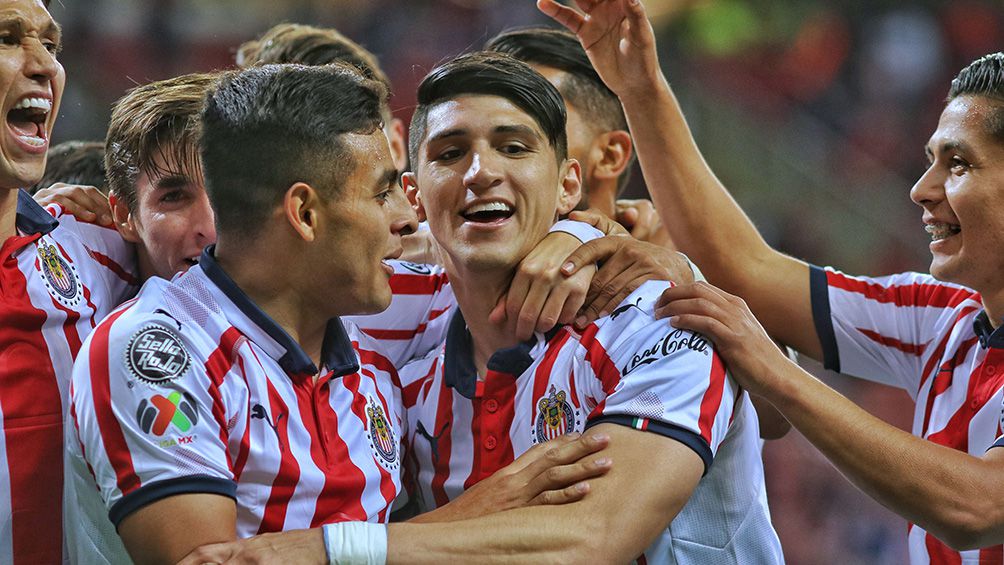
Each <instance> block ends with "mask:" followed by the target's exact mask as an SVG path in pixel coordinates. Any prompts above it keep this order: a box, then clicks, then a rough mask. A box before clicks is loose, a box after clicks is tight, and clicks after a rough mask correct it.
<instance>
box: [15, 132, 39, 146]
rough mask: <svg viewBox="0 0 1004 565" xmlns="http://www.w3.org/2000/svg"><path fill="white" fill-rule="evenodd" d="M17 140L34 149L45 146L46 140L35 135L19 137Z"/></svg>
mask: <svg viewBox="0 0 1004 565" xmlns="http://www.w3.org/2000/svg"><path fill="white" fill-rule="evenodd" d="M17 138H18V139H20V140H21V141H23V142H25V143H26V144H28V145H31V146H34V147H42V146H43V145H45V138H43V137H37V136H34V135H19V136H17Z"/></svg>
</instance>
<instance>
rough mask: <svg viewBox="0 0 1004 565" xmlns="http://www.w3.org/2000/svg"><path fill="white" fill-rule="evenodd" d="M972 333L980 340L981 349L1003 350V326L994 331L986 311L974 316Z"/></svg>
mask: <svg viewBox="0 0 1004 565" xmlns="http://www.w3.org/2000/svg"><path fill="white" fill-rule="evenodd" d="M973 331H974V332H976V337H978V338H980V345H981V346H982V347H983V349H989V348H991V347H993V348H995V349H1002V348H1004V325H1002V326H1001V327H999V328H997V329H994V326H993V324H991V323H990V316H987V311H986V310H983V311H982V312H980V313H979V314H977V315H976V318H975V319H974V320H973Z"/></svg>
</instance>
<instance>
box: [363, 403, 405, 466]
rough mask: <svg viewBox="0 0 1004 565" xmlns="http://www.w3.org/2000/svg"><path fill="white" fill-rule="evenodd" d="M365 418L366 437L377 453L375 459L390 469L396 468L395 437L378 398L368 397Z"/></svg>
mask: <svg viewBox="0 0 1004 565" xmlns="http://www.w3.org/2000/svg"><path fill="white" fill-rule="evenodd" d="M366 420H367V423H368V426H367V427H368V429H367V433H366V435H367V437H368V438H369V440H370V445H371V446H372V447H373V452H374V453H376V455H377V458H376V459H377V461H379V462H380V463H382V464H383V465H384V466H385V467H388V468H390V469H397V467H398V457H397V438H395V437H394V430H393V429H391V427H390V422H388V421H387V416H386V415H385V414H384V411H383V406H382V405H381V404H380V402H379V401H378V400H375V399H373V398H370V399H369V402H368V403H367V405H366Z"/></svg>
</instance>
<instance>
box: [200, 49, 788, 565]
mask: <svg viewBox="0 0 1004 565" xmlns="http://www.w3.org/2000/svg"><path fill="white" fill-rule="evenodd" d="M418 101H419V105H418V107H417V109H416V112H415V115H414V117H413V121H412V126H411V130H410V131H411V134H410V136H411V139H410V141H411V143H410V147H411V151H412V158H411V162H412V163H413V164H414V165H415V171H414V172H412V173H408V174H406V175H405V177H404V180H405V184H406V186H407V187H408V188H409V190H411V191H412V194H413V195H414V196H415V198H416V202H417V203H418V208H419V211H420V217H421V216H425V217H426V218H427V220H428V222H429V227H430V229H431V231H432V233H433V234H434V235H435V237H436V240H437V242H438V243H439V245H441V246H442V247H443V250H444V252H445V254H446V258H447V261H446V264H447V273H448V276H449V281H450V285H451V288H452V292H454V293H455V294H456V298H457V302H458V304H459V308H458V309H454V310H453V311H452V312H451V313H450V325H449V331H448V335H447V337H446V339H445V341H444V343H443V344H441V346H440V347H439V348H438V349H437V350H436V351H434V352H433V353H432V354H430V355H429V356H427V357H426V358H424V359H421V360H418V361H415V362H413V363H412V364H409V365H408V366H406V367H404V368H403V369H402V370H401V380H402V384H404V385H405V388H404V393H403V402H404V403H405V405H406V406H407V407H408V424H407V426H406V428H407V434H408V439H407V445H408V446H409V448H410V449H412V450H413V453H414V457H415V459H416V462H417V468H418V476H417V480H418V483H419V486H420V492H421V493H422V494H423V496H422V498H423V502H424V504H425V505H426V507H427V508H435V507H437V506H440V505H442V504H445V503H446V502H447V501H449V500H451V499H454V498H455V497H457V496H459V495H460V494H461V493H462V492H464V490H465V489H469V488H472V487H475V488H476V485H477V483H478V481H480V480H482V479H484V478H485V477H487V476H488V475H490V474H491V473H492V472H494V471H495V470H497V469H500V468H501V467H503V466H504V465H506V464H508V463H510V462H511V461H513V459H514V458H515V457H516V456H518V455H519V454H521V453H523V452H524V451H526V450H528V449H530V448H531V447H532V446H533V445H534V444H545V445H546V444H547V442H549V441H553V440H554V438H559V437H561V436H563V435H565V434H568V433H571V432H573V431H582V430H588V431H587V432H586V433H587V434H588V433H603V434H604V435H607V436H609V437H610V440H611V441H610V444H609V447H607V448H605V449H604V450H603V451H601V452H600V454H599V455H601V456H602V457H609V458H613V459H614V460H616V461H617V465H615V466H614V467H613V468H612V469H611V471H610V472H609V473H608V474H607V475H605V476H604V477H602V478H599V479H595V480H593V481H591V485H592V489H591V492H590V495H589V496H588V497H586V498H585V499H583V500H582V501H579V502H574V503H571V504H567V505H563V506H548V507H532V508H523V509H514V510H510V511H506V512H500V513H496V514H491V515H488V516H484V517H480V518H477V519H472V520H464V521H459V522H451V523H448V524H439V523H431V524H429V523H404V524H390V525H389V526H387V527H386V533H387V547H386V551H387V553H386V556H387V562H388V563H443V562H449V561H450V560H473V559H476V558H478V557H479V556H489V555H490V556H495V555H507V556H511V557H513V558H514V560H525V561H537V562H540V561H559V562H585V561H588V560H595V561H597V562H602V563H608V562H626V561H629V560H631V559H634V558H639V559H644V560H645V561H647V562H649V563H712V562H714V563H729V562H732V563H739V562H744V563H745V562H750V563H775V562H780V561H781V559H782V557H781V550H780V545H779V543H778V540H777V537H776V535H775V534H774V532H773V529H772V527H771V525H770V519H769V516H768V513H767V507H766V500H765V496H764V491H763V474H762V468H761V464H760V461H759V448H758V440H757V433H756V422H755V414H754V413H753V410H752V406H751V405H750V403H749V399H748V398H747V396H746V395H745V393H743V392H742V391H741V390H740V389H738V388H737V387H736V386H735V384H734V383H733V382H732V380H731V379H730V378H729V377H728V376H727V374H726V370H725V367H724V366H723V365H722V364H721V362H720V360H719V359H718V357H717V356H716V354H715V353H714V350H713V349H712V347H711V346H710V344H708V343H707V342H706V341H704V340H703V339H702V338H701V337H700V336H699V335H697V334H692V333H690V332H686V331H682V330H678V329H674V328H672V327H668V326H667V325H666V324H665V323H663V322H657V321H656V320H655V318H654V316H653V312H652V309H653V307H654V304H655V300H656V299H657V298H658V297H659V295H660V292H661V291H662V289H664V288H665V287H666V283H646V284H645V285H642V286H641V287H640V288H639V289H638V290H637V291H635V292H634V293H633V294H632V295H631V296H630V297H629V298H628V299H627V300H625V301H624V302H623V303H622V304H621V306H620V307H619V308H618V309H617V310H616V311H615V312H614V313H613V314H612V315H611V316H609V317H606V318H603V319H601V320H599V321H597V322H596V323H595V324H591V325H590V326H589V327H588V328H586V329H585V330H584V331H582V332H578V331H576V330H575V329H574V328H572V327H571V326H558V327H556V328H554V330H553V331H552V332H549V333H548V334H547V335H543V334H538V335H537V336H535V339H533V340H531V341H529V342H520V341H519V339H518V338H516V336H515V331H514V329H515V326H514V324H513V323H511V322H510V323H507V324H498V323H493V322H491V321H489V319H488V317H489V313H490V311H491V310H492V308H493V307H494V304H495V297H496V296H498V295H499V294H500V293H502V292H504V291H505V285H506V284H507V280H508V278H509V277H510V276H511V275H512V272H513V269H514V268H515V266H516V264H517V263H518V262H519V260H520V259H521V258H522V257H523V256H524V255H525V254H526V253H527V252H528V251H529V250H530V249H532V248H533V246H534V245H535V244H536V242H537V241H539V240H540V238H542V237H544V235H546V233H547V230H548V228H549V226H550V225H551V224H552V223H553V222H554V220H555V218H556V216H557V215H558V214H561V213H566V212H568V211H569V210H571V209H573V208H574V206H575V204H576V203H577V200H578V196H579V190H580V185H579V167H578V164H577V163H576V162H575V161H572V160H569V159H567V158H566V149H565V147H566V146H565V143H566V142H565V115H564V107H563V104H562V102H561V96H560V94H559V93H558V92H557V90H556V89H555V88H554V87H553V86H552V85H550V84H549V83H548V82H547V81H546V79H545V78H544V77H543V76H541V75H539V74H538V73H536V72H535V71H533V70H532V69H530V68H529V67H528V66H526V65H525V64H523V63H520V62H518V61H516V60H514V59H512V58H510V57H507V56H504V55H499V54H494V53H480V54H473V55H467V56H463V57H460V58H458V59H455V60H453V61H451V62H448V63H446V64H444V65H442V66H440V67H438V68H436V69H434V70H433V71H432V72H431V73H430V74H429V75H428V76H427V77H426V79H425V80H424V81H423V83H422V85H421V86H420V87H419V94H418ZM622 461H623V462H624V464H622V463H621V462H622ZM651 477H658V480H652V479H651ZM627 501H630V502H627ZM708 524H714V527H708ZM362 526H363V527H361V528H360V529H359V530H357V537H356V538H355V539H357V540H358V541H357V543H358V544H359V546H365V547H367V548H368V549H367V550H365V551H364V550H361V549H360V550H359V552H358V553H353V556H359V557H360V558H365V557H366V556H371V555H374V553H375V554H378V555H379V554H380V552H379V551H376V552H374V551H372V549H371V548H372V547H373V544H376V543H380V542H381V536H380V535H378V534H374V533H373V531H379V532H382V531H383V528H384V527H383V526H382V525H379V524H370V525H362ZM330 531H331V530H327V529H326V530H325V534H326V535H324V536H323V537H322V535H321V534H320V532H316V531H315V532H305V533H300V534H297V535H296V539H297V541H298V542H300V543H301V545H300V546H298V547H300V548H301V549H300V551H303V552H304V553H301V554H299V555H302V556H303V558H308V557H312V558H314V559H320V558H322V557H323V553H322V549H323V544H322V541H324V542H326V543H327V549H328V551H329V552H333V551H338V550H339V549H338V548H339V547H340V545H339V542H342V541H344V538H342V537H341V536H335V535H332V534H330V533H329V532H330ZM613 531H616V535H604V534H603V532H613ZM598 532H599V533H598ZM287 536H288V534H287V535H278V536H262V537H259V538H254V539H251V540H246V541H243V542H237V543H233V544H223V545H220V546H214V547H208V548H202V549H201V550H200V551H198V552H196V553H195V554H193V555H192V556H190V558H189V560H187V561H186V563H189V562H190V563H201V562H205V561H213V562H219V561H224V560H226V559H227V558H237V559H245V560H249V561H253V560H255V559H261V558H267V556H269V555H271V556H273V557H274V556H278V555H282V554H281V553H278V552H275V550H274V549H272V548H273V547H275V546H278V547H283V548H290V547H291V542H288V541H283V540H288V539H290V538H289V537H287ZM646 548H647V549H646ZM270 552H272V553H270ZM329 556H330V557H331V560H332V562H338V561H337V559H336V558H337V555H333V554H332V553H329ZM639 556H641V557H639ZM360 562H374V561H360ZM376 562H379V561H376Z"/></svg>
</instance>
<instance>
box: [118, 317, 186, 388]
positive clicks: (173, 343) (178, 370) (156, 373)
mask: <svg viewBox="0 0 1004 565" xmlns="http://www.w3.org/2000/svg"><path fill="white" fill-rule="evenodd" d="M191 363H192V358H191V356H190V355H189V354H188V350H187V349H185V344H184V343H182V341H181V338H179V337H178V336H177V335H175V334H174V332H172V331H171V330H169V329H167V328H166V327H164V326H161V325H159V324H151V325H148V326H145V327H144V328H142V329H141V330H139V331H138V332H136V333H134V334H133V336H132V337H131V338H129V345H128V346H127V347H126V350H125V364H126V367H128V368H129V373H131V374H132V376H133V377H135V378H136V379H137V380H139V381H141V382H143V383H145V384H147V385H150V386H158V385H163V384H166V383H169V382H171V381H174V380H176V379H178V378H180V377H181V376H182V375H184V374H185V372H186V371H188V367H189V366H190V365H191Z"/></svg>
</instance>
